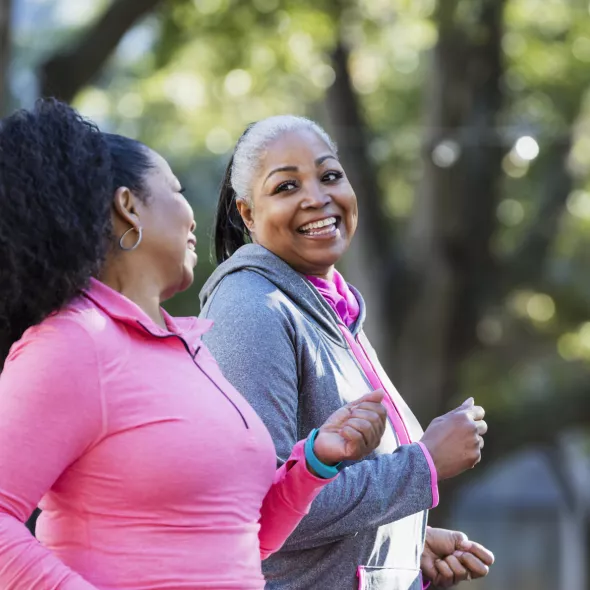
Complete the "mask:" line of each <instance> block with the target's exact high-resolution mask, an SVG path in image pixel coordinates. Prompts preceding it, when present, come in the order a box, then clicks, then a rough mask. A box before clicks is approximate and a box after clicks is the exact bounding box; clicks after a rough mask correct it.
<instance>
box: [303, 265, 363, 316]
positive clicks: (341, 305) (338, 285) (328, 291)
mask: <svg viewBox="0 0 590 590" xmlns="http://www.w3.org/2000/svg"><path fill="white" fill-rule="evenodd" d="M307 279H308V280H309V282H310V283H311V284H312V285H313V286H314V287H315V288H316V289H317V290H318V291H319V292H320V294H321V295H322V297H323V298H324V299H325V300H326V302H327V303H328V304H329V305H330V307H331V308H332V309H333V310H334V311H335V312H336V315H337V316H338V317H339V318H340V319H341V320H342V321H343V322H344V323H345V324H346V326H351V325H352V324H354V322H356V320H357V318H358V317H359V313H360V311H361V310H360V306H359V303H358V301H357V300H356V297H355V296H354V293H353V292H352V291H351V290H350V288H349V287H348V285H347V284H346V281H345V280H344V277H343V276H342V275H341V274H340V273H339V272H338V271H337V270H334V276H333V277H332V280H331V281H329V280H327V279H321V278H319V277H314V276H311V275H310V276H308V277H307Z"/></svg>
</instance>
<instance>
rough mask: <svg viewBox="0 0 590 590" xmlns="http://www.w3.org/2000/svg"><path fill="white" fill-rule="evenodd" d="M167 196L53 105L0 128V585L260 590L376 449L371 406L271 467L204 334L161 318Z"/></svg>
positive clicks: (144, 156)
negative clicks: (293, 537) (309, 515)
mask: <svg viewBox="0 0 590 590" xmlns="http://www.w3.org/2000/svg"><path fill="white" fill-rule="evenodd" d="M181 193H182V188H181V186H180V184H179V182H178V180H177V178H176V177H175V176H174V174H173V173H172V171H171V170H170V167H169V166H168V164H167V163H166V162H165V160H164V159H163V158H162V157H161V156H159V155H158V154H156V153H155V152H153V151H151V150H150V149H148V148H147V147H146V146H144V145H143V144H140V143H138V142H136V141H132V140H130V139H127V138H124V137H120V136H115V135H108V134H104V133H101V132H100V131H99V130H98V129H97V128H96V126H94V125H93V124H92V123H90V122H88V121H86V120H84V119H82V118H81V117H80V116H79V115H78V114H77V113H76V111H74V110H73V109H71V108H70V107H68V106H66V105H64V104H61V103H59V102H57V101H54V100H47V101H40V102H39V103H38V104H37V105H36V107H35V108H34V109H33V110H32V111H19V112H17V113H15V114H14V115H12V116H11V117H8V118H7V119H5V120H3V121H2V122H1V123H0V367H2V366H3V369H2V373H1V375H0V587H1V588H2V589H3V590H33V589H34V590H57V589H58V588H59V590H91V589H94V590H96V589H101V590H107V589H108V590H124V589H131V588H132V589H134V590H156V589H158V590H167V589H168V590H172V589H174V590H179V589H180V588H183V589H185V590H188V589H197V588H256V589H262V588H263V586H264V579H263V577H262V574H261V567H260V558H261V557H262V558H264V557H266V556H267V555H269V554H270V553H271V552H273V551H276V550H277V549H278V548H279V547H280V546H281V544H282V543H283V542H284V540H285V539H286V537H287V536H288V534H289V533H290V532H291V531H292V530H293V529H294V528H295V526H296V525H297V523H298V522H299V520H300V519H301V517H302V516H303V514H304V513H305V512H307V511H308V509H309V505H310V503H311V501H312V500H313V498H314V497H315V496H316V495H317V493H318V492H319V491H320V490H321V489H322V488H323V486H324V485H325V484H326V483H327V482H329V481H331V479H332V478H333V477H335V476H336V474H337V473H338V469H337V468H336V467H335V466H334V464H335V463H338V462H339V461H342V460H347V459H356V458H360V457H361V456H365V455H366V454H367V453H369V452H370V451H371V450H372V449H374V448H375V447H376V446H377V444H378V442H379V439H380V438H381V435H382V433H383V431H384V428H385V411H384V408H383V407H382V406H381V404H380V401H381V399H382V392H375V393H373V394H369V395H368V396H365V397H364V398H362V399H361V400H360V401H359V402H355V403H353V404H349V405H348V406H346V407H344V408H340V409H339V410H337V411H336V412H335V413H334V414H333V415H332V416H331V417H330V418H329V419H328V420H327V421H326V422H325V423H324V425H323V426H322V427H321V428H320V429H319V431H318V430H314V431H312V434H311V435H310V436H309V437H308V438H307V439H306V440H304V441H300V442H299V443H297V444H296V445H295V447H294V448H293V452H292V454H291V457H290V459H289V461H288V462H287V465H286V466H285V467H284V468H281V469H280V470H278V471H276V463H275V450H274V447H273V444H272V440H271V438H270V435H269V434H268V431H267V430H266V428H265V427H264V425H263V423H262V421H261V420H260V419H259V418H258V416H257V415H256V413H255V412H254V411H253V409H252V408H251V407H250V406H249V405H248V403H247V402H246V401H245V399H244V398H243V397H242V396H241V395H240V394H239V393H238V392H237V391H236V390H235V389H234V388H233V387H232V386H231V385H230V384H229V383H228V382H227V381H226V380H225V379H224V378H223V376H222V374H221V372H220V370H219V368H218V366H217V363H216V362H215V360H214V359H213V357H212V356H211V354H210V353H209V352H208V350H207V349H206V348H205V347H204V346H203V344H202V342H201V336H202V334H203V333H204V332H205V331H206V330H207V329H208V328H209V327H210V324H211V322H208V321H207V320H199V319H196V318H172V317H170V316H169V315H168V314H166V313H165V312H164V311H163V309H162V308H161V307H160V304H161V302H162V301H163V300H165V299H167V298H169V297H171V296H173V295H174V294H175V293H177V292H178V291H181V290H183V289H186V288H187V287H188V286H189V285H190V284H191V282H192V280H193V267H194V265H195V264H196V255H195V252H194V247H195V241H196V240H195V237H194V235H193V230H194V228H195V222H194V218H193V212H192V209H191V207H190V206H189V204H188V203H187V201H186V200H185V198H184V197H183V196H182V194H181ZM38 504H39V505H40V506H41V508H42V509H43V513H42V515H41V517H40V519H39V522H38V524H37V534H38V538H39V540H40V543H38V542H37V541H36V540H35V539H34V538H33V537H32V536H31V535H30V534H29V532H28V531H27V529H26V528H25V526H24V524H23V523H24V522H25V521H26V520H27V518H28V517H29V515H30V514H31V512H32V511H33V509H34V508H35V507H36V506H37V505H38Z"/></svg>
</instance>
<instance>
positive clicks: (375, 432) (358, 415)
mask: <svg viewBox="0 0 590 590" xmlns="http://www.w3.org/2000/svg"><path fill="white" fill-rule="evenodd" d="M352 419H357V420H365V421H366V422H367V423H369V424H370V425H371V430H370V432H367V431H364V432H365V438H366V439H367V442H368V443H370V444H373V443H374V444H375V445H377V444H379V441H380V440H381V437H382V436H383V432H384V431H385V418H384V417H383V416H380V415H379V414H377V413H376V412H371V411H368V410H359V409H355V410H353V412H352V414H351V416H350V418H348V419H347V420H346V422H345V424H348V422H350V420H352Z"/></svg>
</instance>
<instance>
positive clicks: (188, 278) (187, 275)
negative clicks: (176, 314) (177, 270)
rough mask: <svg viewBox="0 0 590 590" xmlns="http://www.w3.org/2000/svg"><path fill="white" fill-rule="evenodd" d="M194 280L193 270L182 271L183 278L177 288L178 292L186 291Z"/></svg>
mask: <svg viewBox="0 0 590 590" xmlns="http://www.w3.org/2000/svg"><path fill="white" fill-rule="evenodd" d="M194 280H195V273H194V272H193V269H192V268H190V269H188V268H185V269H184V276H183V277H182V282H181V283H180V287H179V288H178V292H179V293H180V292H182V291H186V290H187V289H188V288H189V287H190V286H191V285H192V284H193V282H194Z"/></svg>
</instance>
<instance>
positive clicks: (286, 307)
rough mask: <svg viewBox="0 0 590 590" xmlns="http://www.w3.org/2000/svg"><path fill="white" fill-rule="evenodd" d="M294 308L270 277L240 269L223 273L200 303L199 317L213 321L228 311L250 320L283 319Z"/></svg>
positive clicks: (293, 311)
mask: <svg viewBox="0 0 590 590" xmlns="http://www.w3.org/2000/svg"><path fill="white" fill-rule="evenodd" d="M296 311H297V309H296V306H295V305H294V304H293V302H292V301H291V300H290V299H289V297H287V295H286V294H285V293H284V292H283V291H282V290H281V289H280V288H279V287H277V286H276V285H275V284H274V283H273V282H272V281H270V280H269V279H267V278H266V277H264V276H262V275H261V274H259V273H257V272H256V271H255V270H249V269H242V270H239V271H236V272H234V273H231V274H229V275H227V276H226V277H224V278H223V279H222V281H221V282H220V283H219V285H218V286H217V288H216V289H215V291H214V292H213V293H212V294H211V297H210V298H209V301H208V302H207V303H206V305H205V306H204V307H203V313H202V316H203V317H207V318H209V319H212V320H214V321H215V322H216V323H217V322H218V321H219V319H220V318H221V317H227V315H228V314H230V315H232V316H234V317H240V318H243V319H244V320H246V321H247V320H248V319H250V320H252V321H260V320H265V321H271V322H276V321H286V320H288V319H289V318H290V317H291V316H292V315H293V314H294V313H296Z"/></svg>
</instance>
